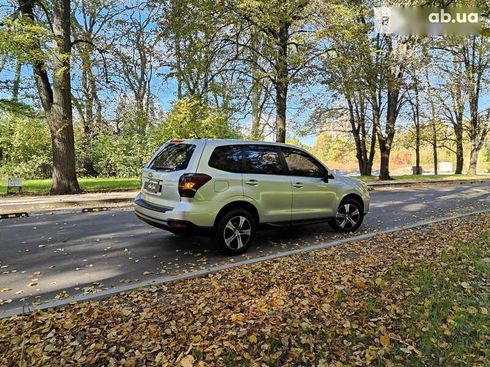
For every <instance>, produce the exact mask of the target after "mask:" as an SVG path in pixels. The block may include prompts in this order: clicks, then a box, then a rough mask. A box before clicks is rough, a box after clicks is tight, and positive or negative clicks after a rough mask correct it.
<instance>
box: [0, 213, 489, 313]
mask: <svg viewBox="0 0 490 367" xmlns="http://www.w3.org/2000/svg"><path fill="white" fill-rule="evenodd" d="M489 212H490V209H485V210H478V211H473V212H469V213H464V214H458V215H455V216H450V217H442V218H438V219H433V220H428V221H423V222H419V223H414V224H409V225H406V226H399V227H394V228H391V229H387V230H384V231H378V232H372V233H366V234H362V235H359V236H355V237H349V238H344V239H341V240H336V241H331V242H322V243H319V244H317V245H313V246H308V247H304V248H301V249H296V250H289V251H284V252H280V253H276V254H272V255H267V256H263V257H259V258H254V259H248V260H244V261H240V262H236V263H228V264H223V265H220V266H216V267H213V268H207V269H204V270H198V271H195V272H193V273H187V274H179V275H173V276H167V277H158V278H154V279H149V280H145V281H140V282H137V283H133V284H127V285H122V286H117V287H114V288H111V289H107V290H103V291H100V292H97V293H94V294H78V295H74V296H69V297H67V298H64V299H62V300H55V301H52V302H49V303H44V304H41V305H37V306H35V307H33V306H24V307H16V308H13V309H11V310H7V311H3V312H2V311H0V318H9V317H12V316H19V315H23V314H26V313H30V312H34V311H38V310H45V309H48V308H58V307H61V306H65V305H68V304H73V303H78V302H87V301H92V300H98V299H101V298H106V297H110V296H114V295H117V294H120V293H124V292H127V291H132V290H135V289H138V288H144V287H148V286H157V285H162V284H167V283H173V282H176V281H179V280H185V279H192V278H199V277H203V276H206V275H209V274H212V273H216V272H218V271H222V270H227V269H232V268H236V267H238V266H243V265H250V264H255V263H259V262H262V261H268V260H274V259H278V258H281V257H286V256H291V255H297V254H302V253H307V252H310V251H315V250H322V249H326V248H329V247H334V246H340V245H343V244H346V243H349V242H355V241H362V240H367V239H371V238H373V237H376V236H379V235H383V234H389V233H393V232H399V231H404V230H409V229H413V228H418V227H424V226H427V225H431V224H436V223H440V222H445V221H449V220H455V219H461V218H466V217H470V216H473V215H478V214H482V213H489Z"/></svg>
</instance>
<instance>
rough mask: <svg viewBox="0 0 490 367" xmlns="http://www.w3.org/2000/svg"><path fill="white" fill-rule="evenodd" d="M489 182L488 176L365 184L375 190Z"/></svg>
mask: <svg viewBox="0 0 490 367" xmlns="http://www.w3.org/2000/svg"><path fill="white" fill-rule="evenodd" d="M486 182H490V178H489V179H486V178H482V179H466V180H464V179H461V180H427V181H424V180H421V181H396V180H394V181H385V182H376V181H373V182H367V183H366V185H367V186H368V187H369V188H370V189H372V190H375V188H376V187H395V186H399V187H408V186H418V185H421V186H424V185H431V184H436V185H439V184H448V185H465V184H479V183H486Z"/></svg>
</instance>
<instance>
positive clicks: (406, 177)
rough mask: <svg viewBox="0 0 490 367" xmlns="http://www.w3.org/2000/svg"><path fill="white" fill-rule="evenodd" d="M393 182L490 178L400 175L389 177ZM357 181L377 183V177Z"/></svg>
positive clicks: (362, 178)
mask: <svg viewBox="0 0 490 367" xmlns="http://www.w3.org/2000/svg"><path fill="white" fill-rule="evenodd" d="M391 177H392V178H393V179H394V180H414V181H431V180H472V179H477V178H490V176H467V175H401V176H391ZM357 178H358V179H360V180H362V181H365V182H373V181H378V180H379V179H378V177H377V176H358V177H357Z"/></svg>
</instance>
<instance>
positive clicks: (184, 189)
mask: <svg viewBox="0 0 490 367" xmlns="http://www.w3.org/2000/svg"><path fill="white" fill-rule="evenodd" d="M210 179H211V176H208V175H206V174H204V173H186V174H185V175H182V176H180V180H179V194H180V197H183V198H193V197H194V195H196V191H197V190H199V189H200V188H201V187H202V186H203V185H204V184H205V183H206V182H208V181H209V180H210Z"/></svg>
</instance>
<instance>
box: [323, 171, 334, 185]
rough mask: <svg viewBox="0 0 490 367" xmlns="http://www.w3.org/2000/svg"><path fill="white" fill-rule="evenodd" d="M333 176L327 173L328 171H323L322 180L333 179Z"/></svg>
mask: <svg viewBox="0 0 490 367" xmlns="http://www.w3.org/2000/svg"><path fill="white" fill-rule="evenodd" d="M334 178H335V177H334V176H333V175H332V174H331V173H329V172H328V171H325V174H324V176H323V179H322V180H323V182H328V180H333V179H334Z"/></svg>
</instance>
